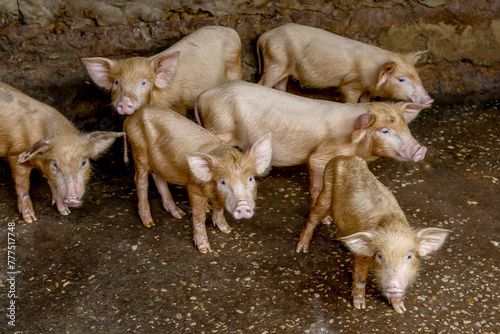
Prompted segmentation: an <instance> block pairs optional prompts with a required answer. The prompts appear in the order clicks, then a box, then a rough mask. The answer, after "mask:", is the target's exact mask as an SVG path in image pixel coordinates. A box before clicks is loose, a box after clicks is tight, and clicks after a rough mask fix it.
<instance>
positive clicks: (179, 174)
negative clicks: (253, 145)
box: [124, 105, 228, 185]
mask: <svg viewBox="0 0 500 334" xmlns="http://www.w3.org/2000/svg"><path fill="white" fill-rule="evenodd" d="M124 130H125V132H126V133H127V137H128V140H129V142H130V145H131V147H132V154H133V157H134V163H135V164H137V165H139V166H140V167H141V168H145V169H148V170H150V171H152V172H154V173H155V174H157V175H159V176H161V177H162V178H163V179H164V180H166V181H167V182H169V183H173V184H178V185H186V184H187V183H188V182H189V180H190V177H191V172H190V169H189V165H188V162H187V159H186V153H192V152H203V153H209V152H212V151H214V150H216V149H217V148H219V147H220V146H221V145H225V146H228V145H227V144H225V143H224V142H222V141H221V140H220V139H219V138H218V137H217V136H215V135H214V134H212V133H210V132H209V131H208V130H206V129H204V128H202V127H201V126H199V125H197V124H195V123H194V122H192V121H191V120H189V119H188V118H186V117H183V116H181V115H180V114H178V113H177V112H175V111H173V110H172V109H169V108H167V107H166V106H163V105H150V106H146V107H143V108H141V109H139V110H137V111H136V112H135V113H134V114H133V115H132V116H129V117H127V119H125V122H124Z"/></svg>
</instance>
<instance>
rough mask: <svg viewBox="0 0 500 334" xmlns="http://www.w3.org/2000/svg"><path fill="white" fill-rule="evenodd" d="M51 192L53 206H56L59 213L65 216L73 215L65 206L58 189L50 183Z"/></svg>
mask: <svg viewBox="0 0 500 334" xmlns="http://www.w3.org/2000/svg"><path fill="white" fill-rule="evenodd" d="M49 186H50V191H51V192H52V205H54V204H56V206H57V211H59V213H60V214H61V215H63V216H67V215H69V214H70V213H71V211H70V210H69V209H68V207H67V206H66V205H65V204H64V202H63V200H62V198H61V197H60V196H59V193H58V192H57V189H56V188H55V187H54V186H52V184H50V183H49Z"/></svg>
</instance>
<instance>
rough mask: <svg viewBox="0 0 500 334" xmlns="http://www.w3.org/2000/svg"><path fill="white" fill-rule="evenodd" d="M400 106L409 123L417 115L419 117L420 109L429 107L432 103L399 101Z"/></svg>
mask: <svg viewBox="0 0 500 334" xmlns="http://www.w3.org/2000/svg"><path fill="white" fill-rule="evenodd" d="M398 106H399V107H400V108H401V110H402V111H403V117H404V119H405V121H406V123H409V122H410V121H411V120H413V119H414V118H415V117H417V115H418V113H419V112H420V110H422V109H425V108H429V107H430V106H431V105H430V104H419V103H411V102H398Z"/></svg>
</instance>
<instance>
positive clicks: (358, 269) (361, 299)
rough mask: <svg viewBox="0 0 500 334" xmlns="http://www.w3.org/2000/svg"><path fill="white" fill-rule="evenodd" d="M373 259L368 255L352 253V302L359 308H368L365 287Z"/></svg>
mask: <svg viewBox="0 0 500 334" xmlns="http://www.w3.org/2000/svg"><path fill="white" fill-rule="evenodd" d="M372 259H373V258H371V257H368V256H361V255H355V254H353V255H352V260H353V270H352V304H353V306H354V307H355V308H357V309H365V308H366V300H365V287H366V280H367V278H368V270H369V269H370V263H371V262H372Z"/></svg>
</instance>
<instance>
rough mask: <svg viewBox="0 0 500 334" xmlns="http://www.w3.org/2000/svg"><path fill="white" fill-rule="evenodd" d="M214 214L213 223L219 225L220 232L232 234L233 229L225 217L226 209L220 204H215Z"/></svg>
mask: <svg viewBox="0 0 500 334" xmlns="http://www.w3.org/2000/svg"><path fill="white" fill-rule="evenodd" d="M213 210H214V211H213V213H212V222H213V223H214V225H217V227H218V228H219V230H221V231H222V232H224V233H229V232H231V227H230V226H229V225H228V224H227V221H226V217H224V207H223V206H221V205H220V203H217V202H214V203H213Z"/></svg>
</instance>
